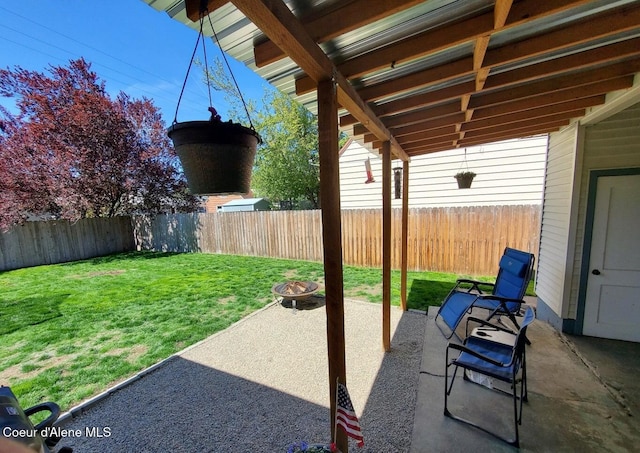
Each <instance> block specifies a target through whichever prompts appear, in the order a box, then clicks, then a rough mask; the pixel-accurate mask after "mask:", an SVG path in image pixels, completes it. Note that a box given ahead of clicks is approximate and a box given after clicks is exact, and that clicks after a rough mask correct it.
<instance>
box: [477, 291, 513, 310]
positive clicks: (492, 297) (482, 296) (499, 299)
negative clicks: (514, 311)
mask: <svg viewBox="0 0 640 453" xmlns="http://www.w3.org/2000/svg"><path fill="white" fill-rule="evenodd" d="M476 299H480V300H495V301H496V302H498V303H499V304H500V308H502V310H504V312H505V313H509V310H507V304H508V303H516V304H520V306H522V304H524V300H522V299H512V298H509V297H502V296H496V295H494V294H480V295H478V297H477V298H476ZM518 310H520V309H518ZM495 311H497V309H496V310H494V312H495Z"/></svg>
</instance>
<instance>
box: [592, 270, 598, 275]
mask: <svg viewBox="0 0 640 453" xmlns="http://www.w3.org/2000/svg"><path fill="white" fill-rule="evenodd" d="M591 273H592V274H593V275H600V271H599V270H598V269H594V270H592V271H591Z"/></svg>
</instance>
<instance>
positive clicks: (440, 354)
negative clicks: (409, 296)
mask: <svg viewBox="0 0 640 453" xmlns="http://www.w3.org/2000/svg"><path fill="white" fill-rule="evenodd" d="M436 312H437V308H435V307H432V309H431V310H430V311H429V315H428V322H427V327H426V331H425V345H424V348H423V358H422V367H421V375H420V384H419V386H418V398H417V404H416V412H415V424H414V430H413V436H412V442H411V450H410V451H411V452H413V453H422V452H425V453H426V452H449V451H450V452H461V451H492V452H493V451H516V450H517V449H515V448H513V447H511V446H509V445H507V444H506V443H504V442H502V441H500V440H497V439H495V438H494V437H492V436H490V435H487V434H486V433H483V432H482V431H480V430H477V429H475V428H473V427H470V426H468V425H465V424H462V423H459V422H457V421H455V420H452V419H450V418H447V417H445V416H444V415H443V408H444V385H445V384H444V379H445V378H444V369H445V348H446V344H447V341H446V340H445V339H444V338H443V336H442V334H441V333H440V331H439V329H438V328H437V326H436V325H435V324H434V322H435V321H434V318H435V315H436ZM527 333H528V337H529V339H530V340H531V342H532V344H531V345H530V346H528V347H527V370H528V384H529V401H528V403H525V404H524V408H523V415H522V425H521V427H520V447H521V448H520V450H522V451H532V452H534V451H535V452H574V451H575V452H585V451H607V452H629V451H637V445H638V442H640V431H639V428H638V423H637V416H638V414H632V415H631V416H630V415H629V410H628V408H627V407H625V406H623V405H621V404H620V402H619V400H618V398H616V397H615V395H614V394H612V392H611V389H610V388H609V387H608V386H607V385H605V384H604V383H603V381H602V380H601V379H599V378H598V377H597V376H596V375H595V374H594V372H593V367H590V366H588V365H587V363H588V359H586V358H585V357H581V355H580V354H577V353H576V347H575V345H573V344H572V343H571V340H568V339H566V337H564V335H562V334H560V333H558V332H557V331H555V330H554V329H553V328H552V327H551V326H549V325H548V324H545V323H542V322H539V321H535V322H534V323H533V324H532V325H531V326H530V328H529V330H528V331H527ZM633 350H634V351H635V352H636V353H637V352H638V351H640V346H637V345H636V346H635V347H634V348H633ZM586 355H587V356H589V357H591V356H592V355H590V353H588V352H587V353H586ZM636 357H637V356H636ZM585 360H587V363H585ZM621 360H623V359H621ZM637 364H638V360H637V359H635V367H636V368H635V369H634V370H631V369H626V370H625V372H627V373H628V372H633V375H635V376H637V372H638V371H639V369H638V368H637ZM609 369H611V368H609ZM619 377H620V375H619ZM624 379H626V378H622V377H620V379H619V381H620V382H622V381H624ZM452 395H454V396H455V401H452V403H453V404H452V407H451V409H452V410H453V409H455V411H456V412H457V413H458V415H460V414H461V415H463V416H467V415H468V416H469V417H470V418H474V420H477V421H478V422H481V423H488V424H489V425H490V426H495V427H497V428H498V430H499V431H500V433H501V434H504V435H507V436H508V435H509V434H510V433H511V432H512V430H513V426H512V417H513V412H512V406H510V403H511V400H510V399H509V398H508V397H505V396H503V395H499V394H497V393H496V392H492V391H489V390H486V389H484V388H482V387H480V386H478V385H475V384H472V383H469V382H465V381H463V380H462V379H456V382H455V384H454V391H453V393H452ZM630 406H631V407H635V403H630ZM495 413H498V415H499V416H495Z"/></svg>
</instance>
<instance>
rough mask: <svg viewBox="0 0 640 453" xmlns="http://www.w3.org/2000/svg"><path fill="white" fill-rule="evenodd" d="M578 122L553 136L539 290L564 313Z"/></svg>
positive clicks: (551, 303) (539, 260) (538, 276)
mask: <svg viewBox="0 0 640 453" xmlns="http://www.w3.org/2000/svg"><path fill="white" fill-rule="evenodd" d="M577 141H578V136H577V126H576V125H574V126H570V127H568V128H567V129H564V130H562V131H559V132H555V133H553V134H551V135H550V136H549V153H548V156H547V169H546V173H547V174H546V178H545V186H544V190H545V192H544V193H545V196H544V202H543V206H542V222H541V224H542V225H541V232H540V250H539V252H538V272H537V278H536V294H537V295H538V297H539V298H540V299H542V300H543V301H544V303H545V304H546V305H547V306H548V307H549V308H550V309H551V310H553V311H554V312H555V313H556V314H557V315H558V316H559V317H562V315H563V313H562V308H563V300H564V289H565V283H566V281H565V280H566V274H567V265H566V260H567V251H568V250H569V235H570V213H571V198H572V189H573V175H574V162H575V155H576V149H577Z"/></svg>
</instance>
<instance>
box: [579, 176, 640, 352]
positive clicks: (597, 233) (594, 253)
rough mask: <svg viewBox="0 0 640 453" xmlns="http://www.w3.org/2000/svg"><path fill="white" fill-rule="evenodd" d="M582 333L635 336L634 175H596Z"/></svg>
mask: <svg viewBox="0 0 640 453" xmlns="http://www.w3.org/2000/svg"><path fill="white" fill-rule="evenodd" d="M582 333H583V334H584V335H590V336H595V337H603V338H613V339H618V340H628V341H636V342H640V175H625V176H601V177H599V178H598V186H597V192H596V203H595V212H594V219H593V236H592V241H591V255H590V258H589V279H588V281H587V293H586V301H585V311H584V322H583V327H582Z"/></svg>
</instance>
